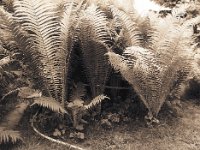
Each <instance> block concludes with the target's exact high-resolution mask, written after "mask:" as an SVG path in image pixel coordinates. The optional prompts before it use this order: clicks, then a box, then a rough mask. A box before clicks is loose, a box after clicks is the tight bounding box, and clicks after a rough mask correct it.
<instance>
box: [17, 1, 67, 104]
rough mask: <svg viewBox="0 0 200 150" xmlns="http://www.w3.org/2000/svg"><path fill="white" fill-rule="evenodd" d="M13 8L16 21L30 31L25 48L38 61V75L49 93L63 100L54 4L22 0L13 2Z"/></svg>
mask: <svg viewBox="0 0 200 150" xmlns="http://www.w3.org/2000/svg"><path fill="white" fill-rule="evenodd" d="M14 9H15V14H14V15H15V20H16V22H19V23H20V24H21V26H22V28H23V30H24V31H25V32H28V33H29V37H28V38H24V39H23V44H24V45H25V46H24V47H25V49H22V50H23V52H24V51H26V52H24V53H29V54H30V55H31V57H32V60H33V61H34V63H35V64H37V66H36V68H37V70H39V71H38V75H39V76H42V80H43V81H42V82H44V83H45V86H46V87H45V88H46V89H47V90H48V93H49V94H50V96H52V97H54V98H56V99H58V100H61V99H62V98H61V97H62V94H61V93H62V90H63V89H62V83H63V76H62V75H63V74H62V72H63V67H64V66H63V65H62V64H64V62H63V61H64V60H63V59H62V57H61V56H63V55H62V54H63V50H62V49H61V48H60V47H59V45H60V43H61V41H60V39H59V37H60V32H59V30H58V27H59V23H58V21H57V20H58V17H57V16H56V12H55V10H56V8H55V5H54V4H53V3H52V2H51V1H50V0H45V1H43V0H36V1H35V0H34V1H33V0H31V1H29V0H22V1H16V2H15V3H14ZM31 53H32V54H31ZM38 58H39V59H38Z"/></svg>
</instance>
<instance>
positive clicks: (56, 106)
mask: <svg viewBox="0 0 200 150" xmlns="http://www.w3.org/2000/svg"><path fill="white" fill-rule="evenodd" d="M36 104H37V105H39V106H42V107H46V108H48V109H50V110H52V111H54V112H57V113H62V114H64V113H67V112H66V110H65V109H64V108H63V107H62V106H61V104H60V103H59V102H57V101H56V100H55V99H53V98H50V97H40V98H37V99H35V100H34V102H33V104H32V105H31V106H33V105H36Z"/></svg>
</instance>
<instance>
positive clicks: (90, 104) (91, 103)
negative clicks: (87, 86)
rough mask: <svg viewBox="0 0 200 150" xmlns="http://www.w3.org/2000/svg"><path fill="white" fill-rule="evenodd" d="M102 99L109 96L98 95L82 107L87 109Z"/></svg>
mask: <svg viewBox="0 0 200 150" xmlns="http://www.w3.org/2000/svg"><path fill="white" fill-rule="evenodd" d="M104 99H110V98H109V97H107V96H104V95H99V96H97V97H95V98H94V99H93V100H92V101H91V102H90V103H89V104H88V105H84V109H85V110H89V109H91V108H93V107H95V106H97V105H98V104H100V103H101V102H102V101H103V100H104Z"/></svg>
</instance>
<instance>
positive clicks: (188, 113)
mask: <svg viewBox="0 0 200 150" xmlns="http://www.w3.org/2000/svg"><path fill="white" fill-rule="evenodd" d="M159 118H160V124H159V125H158V126H156V127H153V128H149V127H146V126H145V125H144V122H143V121H140V120H132V121H130V122H129V123H121V124H118V125H117V124H116V125H114V126H113V127H112V128H111V129H104V128H102V127H100V126H99V125H98V124H96V125H94V126H93V127H90V128H89V130H88V131H87V133H86V135H87V136H86V137H87V138H86V139H85V140H84V141H79V142H77V141H76V142H75V141H70V143H73V144H76V145H79V146H80V147H82V148H84V149H85V150H200V103H198V102H197V101H184V102H183V112H182V116H181V117H174V116H172V115H169V113H168V112H165V111H163V112H161V114H160V116H159ZM26 130H27V129H26ZM25 136H26V138H25V139H24V142H25V144H24V145H22V146H19V147H18V148H15V149H16V150H50V149H51V150H67V149H69V148H67V147H65V146H61V145H58V144H55V143H52V142H50V141H47V140H45V139H43V138H41V137H38V135H36V134H35V133H34V132H33V131H32V130H31V128H30V129H29V131H28V133H27V131H26V134H25Z"/></svg>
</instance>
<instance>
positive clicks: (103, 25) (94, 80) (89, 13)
mask: <svg viewBox="0 0 200 150" xmlns="http://www.w3.org/2000/svg"><path fill="white" fill-rule="evenodd" d="M107 24H108V21H107V19H106V16H105V14H104V13H103V12H102V11H101V10H99V9H98V7H97V6H95V5H91V6H90V7H88V8H87V9H86V11H85V12H84V17H83V18H82V20H81V24H80V30H81V33H80V35H79V37H80V41H81V48H82V54H83V62H84V65H85V70H86V76H87V79H88V81H89V84H90V88H91V91H92V95H93V97H95V96H97V95H99V94H100V93H102V92H103V91H104V86H105V83H106V80H107V77H108V75H109V70H110V67H109V64H108V61H107V58H106V57H105V56H104V54H105V53H106V52H108V45H109V43H110V42H109V41H110V36H109V34H108V32H107V30H108V27H107ZM96 85H100V87H96Z"/></svg>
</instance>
